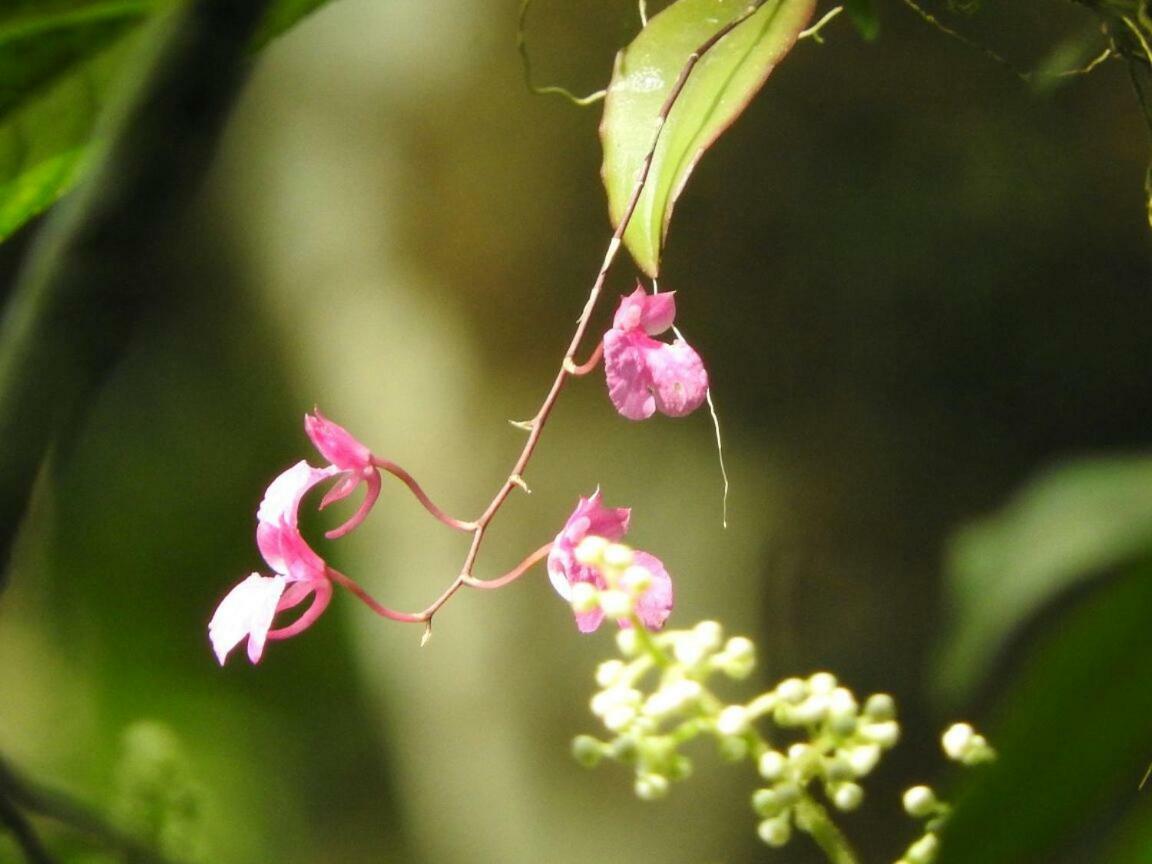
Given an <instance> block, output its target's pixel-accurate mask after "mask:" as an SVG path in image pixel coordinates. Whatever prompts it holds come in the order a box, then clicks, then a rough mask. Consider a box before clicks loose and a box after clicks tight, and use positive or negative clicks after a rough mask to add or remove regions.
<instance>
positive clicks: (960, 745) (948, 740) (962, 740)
mask: <svg viewBox="0 0 1152 864" xmlns="http://www.w3.org/2000/svg"><path fill="white" fill-rule="evenodd" d="M975 734H976V730H974V729H973V728H972V727H971V726H969V725H968V724H967V723H953V724H952V725H951V726H949V727H948V728H947V729H946V730H945V731H944V734H943V735H942V736H940V744H941V745H942V746H943V747H944V752H945V754H947V756H948V758H949V759H955V760H956V761H957V762H959V761H961V760H963V758H964V755H965V754H966V753H967V752H968V747H969V746H970V745H971V743H972V736H973V735H975Z"/></svg>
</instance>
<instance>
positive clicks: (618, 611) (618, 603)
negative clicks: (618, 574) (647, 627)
mask: <svg viewBox="0 0 1152 864" xmlns="http://www.w3.org/2000/svg"><path fill="white" fill-rule="evenodd" d="M600 608H601V609H603V610H604V614H605V615H607V616H608V617H609V618H627V617H628V616H629V615H631V614H632V597H631V595H629V594H627V593H626V592H624V591H617V590H616V589H614V588H609V589H608V590H607V591H601V592H600Z"/></svg>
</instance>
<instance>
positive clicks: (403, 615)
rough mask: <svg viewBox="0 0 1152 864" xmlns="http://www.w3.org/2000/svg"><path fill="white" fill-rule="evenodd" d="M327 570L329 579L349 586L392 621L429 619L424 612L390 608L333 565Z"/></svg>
mask: <svg viewBox="0 0 1152 864" xmlns="http://www.w3.org/2000/svg"><path fill="white" fill-rule="evenodd" d="M327 572H328V578H329V579H331V580H332V581H333V582H335V583H336V584H337V585H339V586H340V587H341V588H347V589H348V590H349V591H351V592H352V593H353V594H355V595H356V596H357V597H358V598H360V600H361V601H362V602H363V603H364V605H365V606H367V607H368V608H369V609H371V610H372V611H373V612H375V613H376V614H377V615H379V616H380V617H381V618H388V619H390V620H392V621H401V622H404V623H406V624H419V623H421V622H424V621H427V620H428V616H427V615H424V614H423V613H416V614H409V613H407V612H397V611H396V610H395V609H389V608H388V607H387V606H385V605H383V604H382V603H380V602H379V601H377V600H376V598H375V597H373V596H372V595H371V594H369V593H368V592H367V591H365V590H364V589H363V588H361V587H360V585H359V584H358V583H357V582H355V581H353V580H352V579H349V578H348V577H347V576H345V575H344V574H343V573H341V572H340V571H339V570H335V569H333V568H332V567H329V568H328V571H327Z"/></svg>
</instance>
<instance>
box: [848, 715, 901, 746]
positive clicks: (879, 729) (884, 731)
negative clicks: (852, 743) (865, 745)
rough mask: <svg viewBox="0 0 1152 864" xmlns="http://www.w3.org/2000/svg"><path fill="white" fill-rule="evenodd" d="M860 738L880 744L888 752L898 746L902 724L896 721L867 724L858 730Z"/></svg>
mask: <svg viewBox="0 0 1152 864" xmlns="http://www.w3.org/2000/svg"><path fill="white" fill-rule="evenodd" d="M858 732H859V734H860V737H862V738H865V739H866V740H868V741H872V742H874V743H876V744H879V745H880V746H881V747H882V748H883V749H885V750H887V749H889V748H891V747H895V746H896V742H897V741H898V740H900V724H898V723H897V722H896V721H895V720H885V721H884V722H883V723H867V724H865V725H863V726H861V727H860V728H859V730H858Z"/></svg>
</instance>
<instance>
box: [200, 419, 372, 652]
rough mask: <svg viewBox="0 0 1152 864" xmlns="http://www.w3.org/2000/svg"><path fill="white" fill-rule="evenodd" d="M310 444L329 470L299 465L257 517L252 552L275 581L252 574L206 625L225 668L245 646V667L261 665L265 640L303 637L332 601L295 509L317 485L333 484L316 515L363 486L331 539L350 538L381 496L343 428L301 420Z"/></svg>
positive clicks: (328, 575)
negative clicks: (282, 620)
mask: <svg viewBox="0 0 1152 864" xmlns="http://www.w3.org/2000/svg"><path fill="white" fill-rule="evenodd" d="M304 428H305V431H306V432H307V433H308V437H309V438H311V439H312V443H313V444H315V445H316V449H317V450H319V451H320V454H321V455H322V456H323V457H324V458H325V459H327V460H328V462H329V464H328V465H326V466H324V467H323V468H315V467H313V466H312V465H309V464H308V463H307V462H305V461H301V462H297V463H296V464H295V465H293V466H292V467H291V468H289V469H288V470H286V471H284V472H283V473H282V474H280V476H278V477H277V478H276V479H275V480H273V481H272V483H271V484H270V485H269V486H268V489H267V491H266V492H265V493H264V499H263V500H262V501H261V502H260V507H259V509H258V510H257V511H256V545H257V547H258V548H259V549H260V554H261V555H262V556H263V557H264V561H265V562H266V563H267V564H268V566H269V567H270V568H272V573H273V575H271V576H265V575H262V574H260V573H252V574H251V575H249V576H248V577H247V578H246V579H244V580H243V581H242V582H240V583H239V584H238V585H236V586H235V587H234V588H233V589H232V590H231V591H230V592H228V594H227V595H226V596H225V597H224V599H223V600H221V601H220V605H219V606H217V607H216V613H215V614H214V615H213V616H212V620H211V621H210V622H209V623H208V638H209V640H210V641H211V642H212V649H213V650H214V651H215V652H216V657H217V659H218V660H219V661H220V664H221V665H223V664H224V661H225V660H226V659H227V657H228V654H229V652H231V651H232V649H233V648H235V647H236V646H237V645H239V644H240V643H241V642H243V641H244V640H245V639H247V640H248V659H249V660H251V661H252V662H253V663H258V662H259V661H260V658H261V656H263V653H264V645H265V643H266V641H267V640H269V639H287V638H288V637H290V636H295V635H296V634H297V633H301V632H303V631H304V630H306V629H308V627H310V626H311V625H312V624H313V623H314V622H315V621H316V619H317V618H319V617H320V614H321V613H322V612H323V611H324V609H325V608H327V606H328V602H329V601H330V600H331V599H332V574H333V571H332V570H331V569H330V568H329V567H328V565H327V564H326V563H325V561H324V559H323V558H321V557H320V556H319V555H318V554H317V553H316V552H315V550H313V549H312V547H311V546H310V545H309V544H308V542H307V541H306V540H305V539H304V537H303V535H302V534H301V533H300V528H299V514H300V504H301V502H302V501H303V500H304V497H305V496H306V495H307V494H308V493H309V492H311V491H312V489H313V488H314V487H316V486H318V485H319V484H321V483H323V482H325V481H327V480H332V479H336V480H337V482H336V484H335V485H333V486H332V488H331V489H330V490H329V491H328V493H327V494H326V495H325V496H324V498H323V500H322V501H321V503H320V507H321V508H323V507H326V506H328V505H329V504H331V503H333V502H335V501H339V500H341V499H343V498H346V497H348V496H349V495H351V494H352V493H353V492H354V491H355V490H356V488H357V487H358V486H359V485H360V484H361V483H363V484H364V486H365V488H366V492H365V496H364V501H363V503H362V504H361V505H360V507H359V508H358V509H357V511H356V513H355V514H354V515H353V516H352V518H350V519H349V520H348V521H347V522H345V523H344V524H343V525H342V526H340V527H339V528H337V529H335V530H334V531H331V532H329V534H328V536H329V537H340V536H343V535H344V534H347V533H348V532H349V531H351V530H352V529H353V528H355V527H356V526H357V525H359V524H360V523H361V522H363V521H364V518H365V517H366V516H367V515H368V511H369V510H370V509H371V507H372V505H373V503H375V501H376V498H377V496H378V495H379V493H380V475H379V472H378V470H377V468H376V466H375V464H374V463H375V460H374V457H373V456H372V453H371V452H370V451H369V450H368V448H367V447H365V446H364V445H363V444H361V443H360V442H359V441H357V440H356V439H355V438H353V437H352V435H351V434H350V433H349V432H348V431H347V430H346V429H344V428H343V427H342V426H339V425H337V424H336V423H333V422H332V421H330V420H328V419H327V418H325V417H324V416H323V415H322V414H321V413H320V412H319V411H317V412H316V413H315V414H312V415H308V416H306V417H305V418H304ZM309 599H311V601H312V602H311V604H310V605H309V606H308V608H307V609H305V610H304V612H303V613H302V614H301V615H300V616H299V617H298V618H297V619H296V620H295V621H294V622H292V623H291V624H288V625H287V626H284V627H280V628H278V629H272V624H273V621H274V620H275V618H276V615H277V614H278V613H280V612H285V611H287V610H289V609H293V608H295V607H297V606H300V605H301V604H302V603H304V602H305V601H307V600H309Z"/></svg>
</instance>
